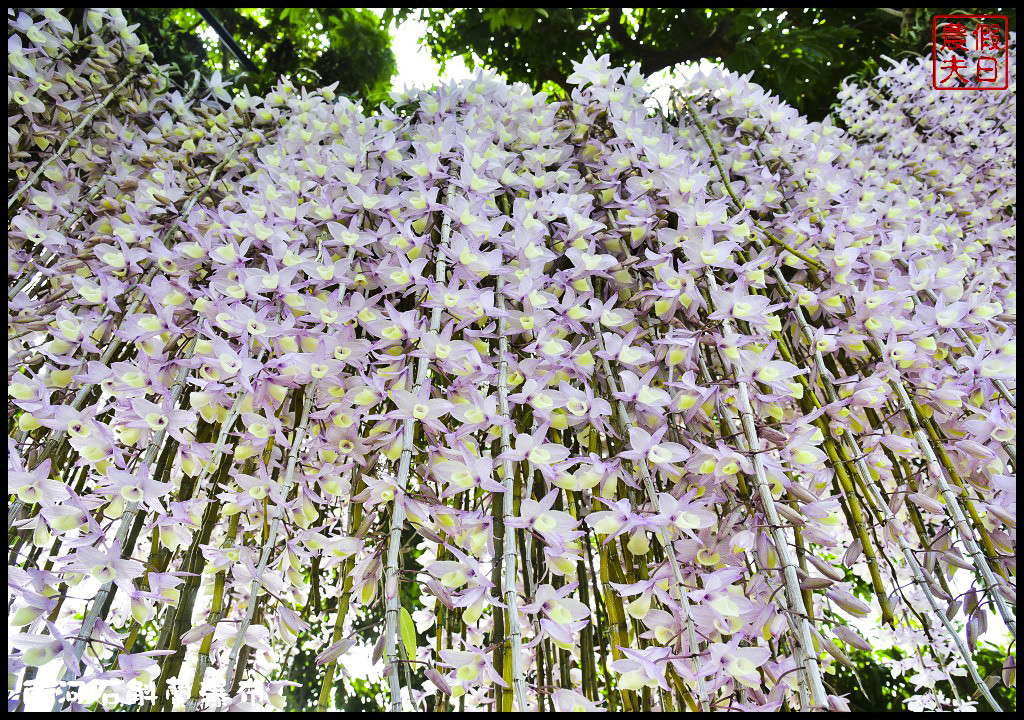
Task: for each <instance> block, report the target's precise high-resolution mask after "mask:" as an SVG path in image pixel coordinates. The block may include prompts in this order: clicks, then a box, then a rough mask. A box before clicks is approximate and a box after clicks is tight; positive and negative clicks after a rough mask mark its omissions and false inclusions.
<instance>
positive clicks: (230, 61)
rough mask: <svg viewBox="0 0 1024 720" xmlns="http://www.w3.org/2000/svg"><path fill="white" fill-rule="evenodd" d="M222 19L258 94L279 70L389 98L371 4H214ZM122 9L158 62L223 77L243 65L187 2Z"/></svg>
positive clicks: (385, 53)
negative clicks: (207, 32)
mask: <svg viewBox="0 0 1024 720" xmlns="http://www.w3.org/2000/svg"><path fill="white" fill-rule="evenodd" d="M214 14H215V16H216V19H217V20H218V21H219V22H220V23H221V25H223V27H224V29H225V30H227V31H228V32H229V33H230V34H231V35H232V37H233V38H234V39H235V42H237V43H238V45H239V46H240V47H241V49H242V51H243V52H244V53H245V55H246V56H247V57H248V58H249V59H250V60H252V61H253V63H254V64H255V65H256V67H257V68H258V70H259V72H258V73H257V74H253V73H248V74H246V75H245V76H243V77H240V78H239V80H240V82H238V83H236V85H241V84H244V85H245V86H246V87H248V89H249V91H250V92H251V93H253V94H256V95H263V94H266V93H267V92H269V91H270V90H271V89H272V88H273V87H274V86H275V85H276V84H277V81H278V79H279V78H280V77H281V76H282V75H283V76H285V77H287V78H289V79H290V80H292V82H293V83H294V84H296V85H298V86H305V87H311V88H316V87H322V86H324V85H330V84H332V83H335V82H337V83H338V88H337V89H338V91H339V92H342V93H344V94H346V95H349V96H352V97H357V98H362V99H364V100H368V101H370V102H371V103H376V102H379V101H380V100H384V99H385V98H386V97H387V93H388V91H389V90H390V89H391V77H392V75H394V73H395V72H396V70H397V66H396V65H395V55H394V53H393V52H392V51H391V37H390V34H389V33H388V30H387V28H386V27H385V26H383V25H382V24H381V23H380V21H379V20H378V18H377V16H376V15H374V14H373V13H372V12H370V11H369V10H360V9H355V8H216V10H215V11H214ZM125 15H126V17H127V18H128V20H129V22H132V23H137V24H138V25H139V27H138V28H137V30H136V32H138V33H139V36H140V37H142V38H143V39H144V40H145V41H146V42H147V44H148V45H149V47H150V49H151V50H152V52H153V55H154V57H155V58H156V60H157V62H159V63H161V64H170V65H172V66H173V68H172V70H173V71H177V72H180V73H182V74H184V75H191V72H192V71H193V70H198V71H200V72H201V73H202V74H204V75H209V74H211V73H212V72H213V71H215V70H219V71H220V72H221V74H222V76H224V77H225V78H227V77H232V76H235V75H236V74H237V73H240V72H241V71H242V66H241V64H240V63H239V62H237V61H236V60H235V58H234V57H233V56H232V55H231V53H230V52H228V51H227V50H226V49H225V47H224V45H223V43H221V42H220V41H219V40H217V39H204V38H203V37H201V36H200V35H199V34H198V31H199V29H200V28H201V27H202V26H203V25H204V24H205V21H204V20H203V18H201V17H200V15H199V13H198V12H197V11H196V10H195V9H192V8H133V9H127V10H126V11H125Z"/></svg>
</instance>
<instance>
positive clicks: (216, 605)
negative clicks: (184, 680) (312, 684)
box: [185, 513, 242, 712]
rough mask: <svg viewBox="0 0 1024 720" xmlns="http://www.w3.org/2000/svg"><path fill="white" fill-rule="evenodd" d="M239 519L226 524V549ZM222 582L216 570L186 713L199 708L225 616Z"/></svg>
mask: <svg viewBox="0 0 1024 720" xmlns="http://www.w3.org/2000/svg"><path fill="white" fill-rule="evenodd" d="M241 517H242V515H241V513H236V514H234V515H232V516H231V520H230V521H229V522H228V531H227V535H225V537H224V544H223V547H227V546H228V544H229V543H231V542H232V541H234V539H235V536H236V535H237V534H238V521H239V519H240V518H241ZM224 581H225V570H218V571H217V574H216V575H215V576H214V580H213V600H212V603H211V605H210V615H209V618H208V619H207V622H208V623H209V624H210V625H212V626H213V627H212V629H211V630H210V634H209V635H207V636H206V637H204V638H203V640H202V643H201V644H200V646H199V657H198V658H197V660H196V674H195V676H194V677H193V679H192V692H191V694H190V695H189V699H188V701H187V702H186V703H185V711H186V712H195V711H196V709H197V708H198V707H199V694H200V691H201V690H202V682H203V676H204V675H205V674H206V668H208V667H209V666H210V649H211V648H212V647H213V637H214V635H216V631H217V624H218V623H219V622H220V621H221V620H223V619H224V617H225V615H226V614H227V609H226V607H225V605H224Z"/></svg>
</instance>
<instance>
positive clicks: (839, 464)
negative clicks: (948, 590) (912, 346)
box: [780, 278, 998, 707]
mask: <svg viewBox="0 0 1024 720" xmlns="http://www.w3.org/2000/svg"><path fill="white" fill-rule="evenodd" d="M783 281H784V278H783ZM782 287H783V288H784V289H786V285H782ZM795 312H796V314H797V316H798V319H800V320H801V327H802V328H803V329H804V331H805V332H806V333H807V334H808V339H810V337H809V335H810V331H809V330H808V328H807V326H806V321H803V318H802V313H801V311H800V308H799V307H797V308H796V309H795ZM780 347H781V345H780ZM815 356H816V361H818V363H819V367H820V368H824V362H823V360H822V358H821V354H820V352H818V351H817V350H815ZM820 376H821V378H822V386H823V387H824V388H825V391H826V394H827V395H828V396H829V401H830V402H834V401H835V398H836V397H837V393H836V390H835V387H834V386H833V385H832V383H831V380H830V379H829V377H830V376H829V374H828V373H826V372H821V373H820ZM798 380H799V381H800V382H801V384H802V385H803V386H804V389H805V392H806V393H807V396H808V397H809V398H810V399H811V400H813V401H814V402H815V404H816V405H817V399H816V398H815V397H814V394H813V390H812V388H811V386H810V384H809V383H808V382H807V380H806V378H805V377H803V376H800V377H799V378H798ZM819 407H820V405H819ZM816 424H818V426H819V428H820V429H821V430H822V433H823V434H824V437H825V440H826V452H827V453H828V454H829V457H830V459H831V460H832V461H833V464H834V466H835V468H836V471H837V475H840V478H841V481H842V478H846V481H847V482H849V478H850V477H851V476H848V475H846V468H850V467H851V463H850V458H849V456H848V455H847V453H846V451H845V450H843V448H842V447H841V446H838V447H837V446H836V445H835V444H834V443H833V442H832V440H831V436H830V433H829V431H828V427H827V424H826V423H825V422H824V420H823V419H822V418H818V421H817V423H816ZM843 437H844V438H845V439H846V441H847V442H848V443H849V444H850V445H851V446H852V449H853V453H852V454H853V457H854V458H857V460H856V462H855V467H856V468H857V470H858V471H859V475H860V477H861V480H862V486H863V487H864V488H865V489H867V490H868V491H869V492H870V493H871V495H872V497H873V500H874V504H875V506H876V508H877V510H878V512H880V513H882V515H883V517H884V520H885V521H886V522H887V523H890V524H892V525H893V528H894V530H895V532H894V533H893V535H894V536H895V537H896V539H897V541H898V543H899V545H900V549H901V551H902V552H903V554H904V557H905V558H906V560H907V564H908V565H909V566H910V568H911V571H912V572H913V573H914V579H915V582H916V583H917V585H918V586H919V587H920V589H921V590H922V592H923V593H924V594H925V596H926V597H927V599H928V602H929V606H930V608H931V610H932V612H933V614H936V615H938V616H939V620H940V623H941V624H942V625H943V627H944V629H945V630H946V632H947V633H948V634H949V635H950V637H951V638H952V639H953V641H954V643H955V644H956V645H957V649H958V651H960V655H961V657H962V659H963V661H964V663H965V664H966V665H967V669H968V671H969V672H970V674H971V677H972V679H973V680H974V681H975V683H976V684H978V687H979V690H980V691H981V692H982V694H983V695H984V696H985V697H986V701H987V702H989V703H990V704H991V705H992V707H998V706H997V705H996V704H995V699H994V698H992V697H991V693H990V692H989V689H988V686H987V685H985V684H984V683H983V682H982V681H981V676H980V675H979V673H978V670H977V668H976V667H975V665H974V661H973V659H972V657H971V655H970V652H969V651H968V650H967V648H966V646H965V645H964V644H963V641H962V640H961V638H960V636H959V634H958V633H957V631H956V629H955V628H954V627H953V626H952V624H951V623H950V622H949V620H948V618H946V615H945V613H944V612H943V611H942V609H941V608H940V607H939V605H938V601H937V600H936V599H935V596H934V593H933V592H932V590H931V587H930V585H929V583H928V582H927V580H926V578H925V577H924V574H923V571H922V568H921V567H920V565H919V563H918V562H917V558H916V556H915V555H914V553H913V551H912V550H911V549H910V547H909V546H908V545H907V543H906V541H905V539H904V537H903V534H902V532H900V531H899V529H898V528H897V527H896V525H895V522H896V518H895V516H894V515H893V513H892V512H891V511H890V510H889V506H888V503H886V502H885V501H884V498H882V497H881V494H880V493H879V491H878V489H877V487H875V485H874V484H872V483H871V482H870V481H871V474H870V471H869V470H868V468H867V464H866V463H865V461H864V452H863V451H862V450H861V449H860V447H859V444H858V443H857V439H856V437H855V436H854V435H853V434H852V433H851V432H850V431H849V430H848V429H846V428H844V429H843ZM844 489H845V488H844ZM847 492H848V493H849V494H850V495H851V496H852V495H853V491H852V489H847ZM855 522H856V518H855ZM857 527H858V532H862V531H863V529H864V524H863V521H862V520H861V521H860V522H857ZM923 531H924V528H923V526H921V527H920V528H919V532H920V533H923ZM923 539H924V536H923V535H922V540H923ZM861 544H862V547H863V548H864V552H865V556H867V553H868V550H869V549H871V550H872V552H873V548H872V547H871V544H870V543H868V542H867V541H866V539H864V538H861ZM869 570H871V571H872V581H873V584H874V578H875V572H877V570H876V569H873V568H872V565H871V562H870V561H869ZM877 594H878V593H877V588H876V595H877ZM881 597H885V596H884V594H882V595H881Z"/></svg>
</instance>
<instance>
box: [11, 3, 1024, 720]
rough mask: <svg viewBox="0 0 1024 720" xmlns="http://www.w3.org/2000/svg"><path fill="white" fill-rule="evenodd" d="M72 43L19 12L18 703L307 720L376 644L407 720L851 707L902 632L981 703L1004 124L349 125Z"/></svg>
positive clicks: (930, 664) (135, 52) (979, 104)
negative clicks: (442, 714)
mask: <svg viewBox="0 0 1024 720" xmlns="http://www.w3.org/2000/svg"><path fill="white" fill-rule="evenodd" d="M84 24H85V27H84V28H74V29H73V28H72V27H71V25H70V24H69V23H68V21H67V20H66V19H64V17H63V16H62V15H61V14H60V13H59V12H57V11H53V10H44V11H30V12H9V16H8V28H9V30H8V32H9V39H8V67H9V77H8V90H9V98H10V100H9V123H8V125H9V127H8V186H9V196H10V200H9V203H8V217H9V235H8V377H9V404H8V476H9V481H8V483H9V485H8V492H9V504H8V537H9V561H8V584H9V603H8V606H9V621H8V622H9V626H12V628H13V629H12V635H11V636H10V637H9V642H8V647H9V656H8V658H9V659H8V678H9V705H10V707H12V708H14V707H18V706H20V704H21V703H24V702H25V697H26V689H27V687H28V686H31V684H32V683H36V682H40V681H41V679H42V678H44V677H45V678H50V681H49V683H48V687H50V688H54V686H59V687H57V688H56V689H51V690H50V695H49V700H48V702H47V706H49V705H50V704H52V706H53V708H54V709H61V708H70V709H76V710H77V709H89V708H94V707H95V705H91V704H90V703H89V702H86V701H85V700H83V699H82V698H81V697H75V696H74V695H69V694H68V692H67V691H66V690H67V686H66V683H67V682H70V681H81V682H84V683H86V684H89V683H94V684H95V683H101V684H103V685H105V686H109V688H110V690H109V692H110V693H112V695H111V697H110V698H107V699H105V700H102V701H101V702H102V703H103V704H104V706H105V707H107V708H111V709H112V708H119V709H122V710H123V709H129V708H136V709H137V708H141V709H146V710H172V709H178V710H181V709H196V708H200V709H213V708H216V707H225V706H227V707H230V708H232V709H237V710H245V709H253V708H256V707H264V706H276V707H282V706H284V704H285V696H286V694H288V693H293V695H289V697H295V695H294V693H295V692H296V690H295V689H294V688H296V687H301V686H304V682H298V681H296V679H295V677H294V676H292V675H290V674H289V671H288V669H289V667H293V666H290V665H289V662H290V661H291V660H293V659H294V658H295V657H296V655H298V654H299V653H300V652H309V653H313V654H315V655H316V659H315V663H314V666H315V683H314V685H313V686H312V687H305V695H304V697H306V698H307V699H309V703H310V704H311V705H313V706H316V707H319V708H320V709H326V708H328V707H333V705H334V695H333V692H334V685H335V683H336V682H338V680H339V678H340V677H341V676H343V675H346V676H347V675H354V676H357V675H358V673H359V670H358V669H357V666H356V665H355V664H354V663H353V662H352V658H353V647H354V645H355V644H356V641H357V633H359V632H362V633H364V635H365V632H366V630H367V628H366V627H364V625H366V624H367V623H370V624H371V625H372V627H371V628H370V629H371V631H372V632H371V634H372V635H373V636H374V637H379V638H380V640H379V642H378V644H377V648H376V649H375V653H374V658H373V661H374V662H375V663H376V664H378V665H382V666H383V667H384V668H385V670H384V682H383V685H384V687H383V692H382V695H381V697H380V699H379V702H380V703H381V704H382V705H385V706H387V707H390V708H392V709H396V710H399V709H403V708H404V709H407V710H408V709H417V710H421V711H422V710H453V709H454V710H460V709H483V708H490V709H495V708H497V709H521V710H549V709H554V710H569V709H577V710H579V709H583V710H609V711H613V710H682V709H701V710H712V709H715V710H725V709H731V710H737V709H739V710H742V709H751V710H765V709H769V710H771V709H782V708H788V709H793V710H797V709H813V708H821V709H825V708H828V709H833V710H841V709H847V707H848V702H847V700H846V699H845V698H843V697H841V696H839V695H837V694H836V693H835V692H833V690H832V683H831V680H830V675H831V673H832V672H833V671H834V670H835V668H836V667H837V666H838V665H850V661H849V659H848V657H847V652H848V649H849V648H856V649H859V650H870V649H871V647H872V643H873V642H875V641H876V640H877V638H878V637H881V636H880V635H879V633H886V634H887V637H888V638H889V639H890V640H895V641H898V642H899V644H900V646H901V647H902V648H903V649H904V650H905V656H906V658H908V659H907V660H906V662H905V664H904V665H903V666H901V667H900V670H901V671H903V672H906V673H916V675H915V678H919V681H916V684H917V685H918V686H919V687H920V697H919V698H918V699H917V700H916V702H917V703H918V705H919V706H920V707H936V708H942V709H953V708H962V709H963V708H968V707H971V706H973V705H975V704H976V705H977V706H978V707H979V708H988V707H989V706H990V705H995V703H996V702H997V701H996V700H995V699H994V698H993V697H992V695H991V693H990V692H989V690H988V685H987V684H985V682H984V678H982V677H980V674H979V670H978V669H977V665H976V662H975V653H976V651H977V648H978V642H979V637H980V636H982V635H983V634H984V633H985V631H986V629H987V628H988V625H989V623H994V622H996V620H998V621H999V622H1001V623H1002V624H1004V625H1005V626H1006V627H1007V628H1008V629H1009V631H1010V632H1011V634H1012V633H1015V617H1014V612H1015V602H1016V595H1015V593H1016V565H1015V558H1014V554H1015V549H1016V486H1015V467H1016V453H1015V419H1016V409H1015V407H1016V380H1015V374H1014V373H1015V361H1016V293H1015V268H1014V264H1013V263H1014V258H1015V254H1016V236H1015V232H1016V226H1015V217H1016V208H1015V197H1016V170H1015V167H1016V166H1015V163H1016V157H1015V135H1016V112H1015V87H1011V89H1010V90H1009V91H1005V92H975V93H943V92H939V91H933V90H931V89H930V76H929V74H928V73H929V68H930V65H929V64H928V63H926V62H924V61H922V62H917V63H909V62H904V63H903V64H901V65H898V66H894V67H892V68H891V69H888V70H885V71H884V72H882V73H881V74H880V76H879V77H878V78H877V79H876V81H875V82H874V83H872V84H871V85H870V86H866V87H858V86H850V87H848V88H844V90H843V93H842V95H841V98H840V100H841V107H840V109H839V110H838V112H837V117H838V119H839V121H840V122H841V123H842V124H843V126H845V128H847V129H846V130H843V129H840V128H839V127H837V126H835V125H832V124H830V123H828V122H826V123H825V124H820V123H809V122H807V121H806V120H805V119H804V118H802V117H800V116H799V115H798V114H797V112H796V111H794V110H793V109H791V108H789V107H787V106H785V105H783V104H782V103H780V102H779V100H778V99H777V98H774V97H772V96H770V95H768V94H766V93H765V92H764V91H763V90H762V89H761V88H760V87H758V86H757V85H754V84H752V83H750V82H749V81H748V80H747V79H746V78H743V77H739V76H736V75H734V74H722V73H719V72H718V71H712V72H711V73H710V74H698V75H696V76H695V77H693V78H692V79H691V80H689V81H688V82H686V83H685V84H684V85H683V86H682V87H680V88H678V90H677V91H676V92H675V93H674V94H673V97H672V101H671V103H670V107H668V108H665V109H664V111H663V112H657V113H655V112H652V111H651V110H650V109H649V107H648V106H647V105H645V104H644V103H645V101H646V99H647V96H646V94H645V92H644V91H643V86H644V78H643V77H642V76H640V75H639V74H638V72H637V71H636V70H633V71H630V72H624V71H623V70H619V69H613V68H609V67H608V65H607V59H606V58H601V59H597V60H595V59H593V58H589V59H588V60H587V61H586V62H584V63H582V64H580V65H579V66H578V68H577V71H576V73H575V74H574V75H573V76H572V77H571V78H570V83H571V85H572V86H573V87H574V90H573V92H572V99H571V101H569V102H561V103H558V102H552V101H550V100H548V99H547V98H546V97H545V96H544V95H543V94H541V95H533V94H531V93H530V92H529V91H528V89H527V88H525V87H524V86H521V85H515V86H509V85H507V84H505V83H504V82H502V81H500V80H497V79H495V78H493V77H489V76H486V75H483V74H480V75H478V77H477V79H476V80H474V81H471V82H466V83H463V84H461V85H454V84H449V85H447V86H442V87H440V88H438V89H436V90H433V91H430V92H419V91H417V92H412V93H410V94H408V95H403V96H396V98H395V101H394V103H393V105H392V107H391V108H385V107H382V108H380V109H378V110H376V111H374V112H373V113H369V114H368V113H366V112H364V111H363V110H362V109H361V108H359V107H357V106H355V105H353V103H351V102H350V101H348V100H347V99H345V98H338V97H336V96H335V94H334V93H333V92H332V91H331V89H330V88H327V89H323V90H321V91H319V92H317V93H307V92H305V91H297V90H296V89H295V88H294V87H292V86H291V85H290V84H288V83H287V82H282V83H281V84H280V85H279V87H278V89H277V90H275V91H274V92H272V93H271V94H269V95H268V96H267V97H265V98H258V97H250V96H248V95H247V94H246V93H244V92H243V93H242V94H240V95H235V96H233V97H232V95H231V94H229V93H228V92H227V91H226V90H225V86H224V85H223V84H222V83H220V81H219V80H218V79H216V78H215V79H214V82H213V83H211V84H203V85H201V86H200V85H199V84H198V83H197V84H196V85H194V86H192V87H190V88H179V89H174V88H171V87H168V84H167V79H166V76H164V75H163V74H162V73H161V72H159V69H157V68H154V67H152V65H151V64H149V61H150V59H151V56H149V55H148V49H147V48H146V47H145V46H144V45H140V44H139V41H138V39H137V37H136V36H135V35H134V34H133V33H132V32H131V28H129V27H127V26H126V23H125V20H124V18H123V16H122V15H121V14H120V12H119V11H116V10H113V11H104V10H89V11H87V12H86V14H85V17H84ZM1012 76H1013V70H1012V69H1011V77H1012ZM723 177H724V178H727V180H728V183H725V182H723ZM865 628H867V629H868V630H871V632H868V631H867V630H865ZM868 638H871V639H870V640H869V639H868ZM1013 652H1015V651H1011V654H1010V655H1009V656H1008V657H1007V660H1006V664H1005V670H1004V672H1003V679H1002V681H1003V682H1006V683H1007V684H1011V685H1012V683H1013V679H1012V673H1013V668H1014V660H1013V654H1012V653H1013ZM952 676H963V677H966V678H969V679H971V680H972V681H973V682H974V683H975V684H976V685H977V686H978V687H979V690H978V693H976V696H975V697H974V698H970V697H960V696H959V695H957V696H956V697H946V696H944V695H943V694H942V693H941V692H939V691H937V690H936V689H935V687H936V682H937V681H938V682H941V681H943V680H950V679H951V677H952ZM59 681H62V682H63V683H64V684H63V685H62V684H61V682H59ZM133 683H135V684H134V685H133ZM43 684H44V685H46V683H43ZM137 685H140V686H142V687H144V688H147V690H146V692H145V693H144V694H143V696H142V697H133V696H132V695H131V693H132V692H133V690H132V689H133V688H134V687H136V686H137ZM946 687H948V686H946Z"/></svg>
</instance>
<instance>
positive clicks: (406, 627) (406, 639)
mask: <svg viewBox="0 0 1024 720" xmlns="http://www.w3.org/2000/svg"><path fill="white" fill-rule="evenodd" d="M398 628H399V631H400V632H401V634H402V645H404V646H405V656H406V657H407V658H409V659H410V660H412V659H414V658H415V657H416V624H415V623H414V622H413V621H412V615H410V614H409V611H408V610H406V609H405V608H402V609H401V612H400V613H399V616H398Z"/></svg>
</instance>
